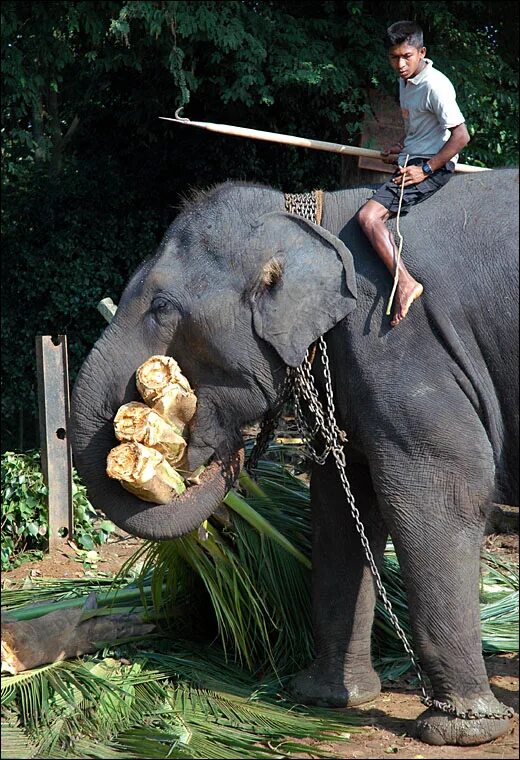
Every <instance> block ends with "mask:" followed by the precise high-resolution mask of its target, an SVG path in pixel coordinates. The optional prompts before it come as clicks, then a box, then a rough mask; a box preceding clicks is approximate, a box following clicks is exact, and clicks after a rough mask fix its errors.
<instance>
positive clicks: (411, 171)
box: [392, 166, 428, 187]
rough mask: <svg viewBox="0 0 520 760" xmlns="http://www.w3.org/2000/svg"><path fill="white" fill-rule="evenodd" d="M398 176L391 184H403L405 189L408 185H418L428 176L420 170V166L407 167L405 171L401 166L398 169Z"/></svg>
mask: <svg viewBox="0 0 520 760" xmlns="http://www.w3.org/2000/svg"><path fill="white" fill-rule="evenodd" d="M398 171H399V174H398V175H397V177H394V179H393V180H392V182H394V183H395V184H396V185H399V186H400V185H401V184H404V186H405V187H409V186H410V185H418V184H419V182H422V181H423V180H425V179H426V177H427V176H428V175H427V174H425V173H424V172H423V170H422V167H421V166H407V167H406V169H405V168H404V167H402V166H399V167H398Z"/></svg>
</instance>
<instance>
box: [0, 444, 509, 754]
mask: <svg viewBox="0 0 520 760" xmlns="http://www.w3.org/2000/svg"><path fill="white" fill-rule="evenodd" d="M287 458H289V460H290V462H291V464H288V463H287V461H285V460H286V459H287ZM294 461H296V460H295V458H291V454H290V450H289V449H288V447H283V446H282V447H280V446H272V447H271V448H270V450H269V452H268V455H267V456H266V458H265V459H263V460H261V461H260V463H259V465H258V467H257V469H256V471H255V480H252V479H250V478H249V477H248V476H247V475H246V474H243V475H242V476H241V479H240V488H239V489H237V490H234V491H231V492H230V493H229V494H228V495H227V496H226V499H225V501H224V505H223V507H222V508H221V509H220V510H219V511H218V513H217V514H216V515H214V516H213V517H212V518H211V519H210V520H209V521H207V522H206V523H204V524H203V525H202V526H201V527H200V528H199V530H198V531H194V532H193V533H191V534H190V535H189V536H185V537H183V538H181V539H177V540H176V541H168V542H161V543H152V542H145V543H144V544H143V545H142V547H141V548H140V549H139V551H138V552H136V554H135V555H134V556H133V557H132V558H131V559H130V560H129V561H128V562H127V564H126V565H125V566H124V567H123V568H122V569H121V571H120V573H119V574H118V576H117V578H116V579H114V580H111V579H108V578H102V577H100V578H95V579H93V578H89V579H84V580H83V581H79V580H74V581H58V582H57V581H48V580H47V581H46V580H44V579H32V580H31V581H30V582H28V584H27V585H28V587H27V588H22V589H18V590H8V591H5V592H4V595H3V603H4V605H5V608H7V610H8V612H9V614H10V615H11V616H12V617H14V618H16V619H22V617H24V616H26V617H37V616H38V615H41V614H44V613H45V612H46V611H48V610H49V606H48V605H49V603H52V609H56V605H57V604H60V605H63V606H67V605H68V606H73V605H81V604H83V602H84V600H85V597H86V596H87V595H88V594H89V593H90V592H92V591H95V593H96V595H97V598H98V604H99V608H100V609H101V610H103V609H106V610H110V611H111V610H114V611H118V610H122V609H124V610H125V611H128V610H131V611H133V612H140V613H141V614H142V615H143V617H144V618H145V619H146V618H151V619H153V620H155V621H156V623H157V632H156V633H155V634H152V635H148V636H147V637H146V638H145V639H143V640H141V641H134V642H132V643H130V644H128V643H127V644H120V643H119V644H118V643H117V642H114V643H112V644H111V645H110V647H108V648H105V649H104V650H101V651H99V652H98V653H97V654H95V655H88V656H84V657H83V658H81V659H80V660H74V661H69V662H63V663H54V664H50V665H47V666H44V667H41V668H37V669H34V670H31V671H27V672H25V673H20V674H19V675H16V676H9V677H6V678H3V681H2V728H3V730H2V755H3V756H4V753H5V756H6V757H18V758H20V757H27V758H29V757H40V758H51V757H52V758H61V757H63V758H75V757H77V758H112V757H114V758H118V757H121V758H122V757H124V758H155V757H157V758H159V757H172V758H177V757H178V758H188V757H189V758H228V757H229V758H238V757H244V758H247V757H291V756H292V755H293V754H295V753H298V754H300V755H301V753H302V752H309V753H310V754H311V755H312V756H314V757H318V756H321V755H325V754H326V750H325V749H323V743H325V744H326V742H331V741H334V742H338V741H347V740H348V735H349V734H350V733H351V732H353V731H356V730H359V728H358V727H357V726H358V725H359V722H358V721H356V719H354V718H353V717H352V716H350V715H348V714H347V715H345V716H344V715H343V714H342V713H337V712H333V711H322V710H319V709H316V708H313V709H309V708H307V709H306V708H303V707H301V706H295V705H293V703H292V702H291V701H290V699H289V697H288V695H287V693H286V692H285V691H284V686H285V683H286V680H287V678H288V676H289V674H290V673H292V672H294V671H296V670H298V669H300V668H301V667H304V666H305V665H307V664H308V663H309V661H310V660H311V659H312V652H313V645H312V635H311V620H310V560H309V557H310V506H309V491H308V486H307V483H306V482H305V479H304V478H303V479H302V478H301V477H300V476H298V475H297V474H296V473H297V470H296V469H295V468H294V467H293V465H292V463H293V462H294ZM383 581H384V584H385V587H386V589H387V593H388V596H389V598H390V599H391V601H392V605H393V608H394V611H395V612H396V614H397V616H398V618H399V621H400V623H401V625H402V626H403V628H404V629H405V631H407V632H409V620H408V612H407V605H406V597H405V592H404V588H403V583H402V579H401V576H400V572H399V565H398V562H397V558H396V556H395V553H394V551H393V547H392V545H391V544H389V545H388V546H387V551H386V554H385V562H384V568H383ZM481 619H482V645H483V651H484V652H485V653H496V652H511V651H517V650H518V572H517V570H516V569H515V568H514V566H512V565H510V564H509V563H507V562H504V561H500V560H499V559H497V558H496V557H494V556H492V555H483V558H482V573H481ZM373 643H374V653H375V665H376V668H377V669H378V670H379V672H380V674H381V676H382V679H383V681H385V680H386V681H387V682H388V681H392V680H394V679H396V678H398V677H399V676H400V675H402V674H403V673H405V672H406V671H408V670H409V669H410V662H409V660H408V658H407V656H406V654H405V652H404V650H403V648H402V645H401V643H400V641H399V639H398V638H397V636H396V634H395V632H394V631H393V629H392V627H391V624H390V622H389V619H388V616H387V613H386V611H385V610H384V609H383V608H382V606H381V605H380V603H379V602H378V605H377V612H376V622H375V626H374V642H373ZM288 737H290V738H288ZM309 742H310V743H309ZM316 742H321V744H319V745H318V744H316Z"/></svg>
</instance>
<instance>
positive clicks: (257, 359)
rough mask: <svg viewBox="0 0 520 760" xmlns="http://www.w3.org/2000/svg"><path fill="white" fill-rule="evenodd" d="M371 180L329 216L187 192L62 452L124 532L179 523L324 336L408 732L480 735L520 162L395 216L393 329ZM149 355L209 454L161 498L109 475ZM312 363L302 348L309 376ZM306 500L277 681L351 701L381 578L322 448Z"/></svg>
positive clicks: (194, 442) (372, 678)
mask: <svg viewBox="0 0 520 760" xmlns="http://www.w3.org/2000/svg"><path fill="white" fill-rule="evenodd" d="M370 195H371V190H370V188H367V187H363V188H355V189H348V190H343V191H338V192H331V193H325V194H324V201H323V220H322V224H321V226H317V225H315V224H313V223H311V222H309V221H305V220H304V219H302V218H301V217H299V216H297V215H295V214H289V213H287V212H286V211H285V206H284V195H283V193H281V192H279V191H277V190H274V189H271V188H268V187H264V186H260V185H256V184H248V183H240V182H228V183H225V184H222V185H219V186H217V187H215V188H213V189H211V190H209V191H207V192H201V193H200V194H199V195H198V196H195V197H194V198H192V199H191V201H190V202H187V203H186V205H185V207H184V209H183V210H182V211H181V212H180V213H179V215H178V216H177V217H176V219H175V220H174V222H173V223H172V225H171V226H170V228H169V229H168V231H167V233H166V235H165V237H164V239H163V241H162V243H161V245H160V247H159V250H158V251H157V253H156V254H155V255H154V256H153V257H152V258H150V259H149V260H147V261H146V262H145V263H144V264H143V265H142V266H141V267H140V268H139V269H138V271H137V272H136V273H135V274H134V275H133V277H132V278H131V280H130V282H129V284H128V285H127V287H126V289H125V291H124V293H123V295H122V297H121V300H120V303H119V308H118V310H117V313H116V315H115V317H114V319H113V321H112V322H111V324H110V325H109V326H108V327H107V328H106V330H105V331H104V333H103V335H102V336H101V337H100V339H99V340H98V341H97V343H96V344H95V346H94V347H93V349H92V351H91V353H90V355H89V356H88V358H87V359H86V361H85V363H84V365H83V367H82V368H81V371H80V373H79V375H78V379H77V381H76V384H75V387H74V391H73V398H72V412H71V428H72V438H73V454H74V457H75V463H76V466H77V468H78V470H79V472H80V474H81V476H82V477H83V479H84V481H85V483H86V485H87V488H88V493H89V496H90V498H91V500H92V502H93V503H94V505H95V506H96V507H99V508H101V509H103V510H104V511H105V512H106V514H107V515H108V516H109V517H110V518H111V519H112V520H113V521H114V522H115V523H116V524H117V525H119V526H120V527H121V528H123V529H125V530H126V531H128V532H130V533H131V534H134V535H137V536H141V537H145V538H149V539H156V540H161V539H171V538H174V537H176V536H180V535H183V534H184V533H186V532H188V531H191V530H192V529H194V528H196V527H197V526H198V525H199V524H200V523H201V521H203V520H204V519H206V518H207V517H208V516H209V515H210V514H211V513H212V512H213V511H214V510H215V509H216V508H217V506H218V505H219V503H220V501H221V499H222V497H223V496H224V495H225V493H226V491H227V489H228V488H229V487H230V486H231V484H232V483H233V482H234V480H235V479H236V477H237V474H238V471H239V468H240V466H241V457H240V451H241V449H242V446H243V437H242V434H241V427H242V426H243V425H244V424H245V423H247V422H250V421H251V420H258V419H260V418H262V417H263V416H264V415H265V414H266V413H267V412H268V411H269V410H271V409H273V408H274V407H275V406H276V404H277V401H278V399H279V396H280V394H281V392H282V387H283V384H284V379H285V376H286V368H287V367H296V366H298V365H299V364H300V363H301V362H302V360H303V359H304V356H305V355H306V352H307V350H308V349H309V347H310V346H312V345H313V344H314V342H315V341H316V340H317V339H318V338H319V336H324V337H325V341H326V346H327V349H328V354H329V357H330V363H331V377H332V386H333V392H334V400H335V404H336V413H337V422H338V425H339V427H340V428H341V429H343V430H345V431H346V433H347V436H348V443H346V444H345V451H346V461H347V474H348V478H349V481H350V486H351V489H352V493H353V495H354V497H355V500H356V504H357V508H358V509H359V512H360V515H361V520H362V522H363V524H364V526H365V531H366V535H367V537H368V540H369V543H370V546H371V550H372V553H373V556H374V559H375V562H376V564H377V565H378V566H380V565H381V562H382V558H383V552H384V548H385V542H386V540H387V536H388V535H390V536H391V537H392V539H393V542H394V545H395V547H396V551H397V553H398V558H399V562H400V565H401V568H402V573H403V577H404V580H405V583H406V589H407V594H408V602H409V609H410V614H411V621H412V629H413V637H414V647H415V651H416V653H417V656H418V658H419V661H420V663H421V666H422V668H423V670H424V671H425V672H426V674H427V675H428V677H429V680H430V682H431V687H432V690H433V695H434V697H435V699H436V700H437V702H436V706H435V707H431V706H430V707H429V708H428V709H427V710H425V712H423V714H422V715H421V716H420V717H419V719H418V721H417V723H416V735H417V736H418V737H419V738H420V739H422V740H423V741H425V742H429V743H434V744H477V743H481V742H486V741H489V740H491V739H493V738H495V737H497V736H499V735H501V734H503V733H505V732H506V731H507V730H508V728H509V725H510V713H508V711H507V710H506V709H505V707H504V705H502V704H500V703H499V702H498V701H497V700H496V699H495V697H494V695H493V693H492V692H491V690H490V688H489V683H488V678H487V675H486V668H485V664H484V661H483V657H482V650H481V639H480V615H479V555H480V547H481V541H482V538H483V532H484V524H485V519H486V512H487V510H488V507H489V505H490V504H491V502H492V501H498V502H501V503H507V504H518V501H517V500H516V501H515V499H516V497H517V495H518V493H517V492H518V474H517V469H516V453H517V441H518V413H517V401H518V393H517V388H518V320H517V317H518V278H517V266H518V258H517V256H518V216H517V213H518V212H517V198H518V172H517V171H516V170H509V169H504V170H494V171H490V172H482V173H478V174H471V175H457V176H455V177H454V178H453V179H452V180H451V182H450V183H449V184H448V185H447V186H446V187H445V188H443V190H442V191H441V192H439V193H437V194H436V195H435V196H434V197H433V198H431V199H430V200H429V202H428V204H425V206H424V210H423V208H422V207H421V208H420V209H416V210H414V212H413V213H411V214H410V215H409V216H407V217H406V218H403V219H402V220H401V222H400V229H401V233H402V235H403V238H404V248H403V256H404V257H405V260H406V262H407V266H408V267H409V268H410V270H411V271H412V272H413V273H414V276H415V277H416V278H418V279H419V280H420V281H421V282H422V283H423V284H424V295H423V297H422V298H420V299H419V300H418V301H417V302H415V303H414V304H413V306H412V308H411V311H410V314H409V315H408V316H407V318H406V319H405V320H404V321H403V322H402V323H401V324H400V325H399V326H398V327H395V328H391V327H390V326H389V318H388V317H387V316H386V315H385V308H386V303H387V299H388V296H389V293H390V289H391V285H392V283H391V278H390V277H389V275H388V272H387V271H386V270H385V269H384V267H383V265H382V264H381V263H380V261H379V259H378V257H377V256H376V255H375V253H374V252H373V251H372V250H371V249H370V247H369V245H368V243H367V242H366V240H365V238H364V236H363V234H362V232H361V230H360V226H359V223H358V221H357V218H356V212H357V210H358V209H359V208H360V206H361V205H362V204H363V202H364V201H365V200H367V198H369V197H370ZM153 354H168V355H171V356H173V357H174V358H175V359H176V360H177V361H178V362H179V364H180V366H181V368H182V370H183V372H184V373H185V375H186V376H187V377H188V379H189V380H190V382H191V384H192V386H193V387H194V389H195V391H196V394H197V397H198V407H197V413H196V415H195V417H194V419H193V421H192V423H191V429H190V443H189V447H188V459H189V466H190V467H191V468H195V467H197V466H198V465H200V464H201V463H203V462H208V461H210V464H209V466H208V467H207V468H206V470H205V475H204V477H203V479H202V482H201V483H200V485H194V486H192V487H190V488H189V489H188V490H187V491H186V492H185V494H184V495H183V496H181V497H178V498H177V499H176V500H174V501H173V502H172V503H171V504H167V505H155V504H150V503H147V502H142V501H140V500H139V499H137V498H136V497H134V496H132V495H130V494H129V493H127V492H125V491H124V490H123V489H122V488H121V486H120V485H119V484H118V483H117V482H115V481H111V480H109V479H108V478H107V477H106V475H105V464H106V456H107V452H108V451H109V449H110V448H112V447H113V446H114V445H115V444H116V441H115V439H114V436H113V427H112V421H113V418H114V415H115V413H116V410H117V409H118V408H119V406H120V405H121V404H123V403H126V402H128V401H130V400H134V399H136V397H137V394H136V389H135V382H134V373H135V370H136V368H137V367H138V366H139V365H140V364H141V363H142V362H143V361H145V360H146V359H147V358H149V357H150V356H151V355H153ZM321 367H322V365H321V362H319V361H314V363H313V365H312V372H313V375H314V377H315V382H316V385H317V387H318V388H319V389H321V390H320V392H321V391H322V390H323V384H324V381H323V373H322V369H321ZM311 500H312V513H313V518H312V519H313V544H312V560H313V582H312V605H313V626H314V638H315V657H316V659H315V661H314V662H313V664H312V665H311V666H310V667H309V669H308V670H306V671H305V672H302V673H300V674H298V675H296V676H294V678H293V680H292V683H291V690H292V692H293V695H294V697H295V698H296V699H297V700H298V702H303V703H308V704H313V703H314V704H320V705H329V706H333V707H338V706H352V705H358V704H361V703H363V702H367V701H369V700H371V699H373V698H374V697H375V696H376V695H377V694H378V693H379V690H380V681H379V678H378V676H377V674H376V672H375V671H374V668H373V666H372V662H371V652H370V639H371V628H372V621H373V616H374V603H375V597H376V593H375V584H374V579H373V576H372V574H371V572H370V570H369V566H368V564H367V560H366V557H365V553H364V551H363V550H362V547H361V542H360V539H359V535H358V534H357V532H356V529H355V525H354V521H353V518H352V516H351V514H350V510H349V508H348V506H347V501H346V498H345V494H344V491H343V489H342V487H341V484H340V480H339V477H338V473H337V470H336V468H335V466H334V464H333V462H332V459H331V457H329V459H328V460H327V461H326V463H325V464H324V465H323V466H320V465H315V466H314V467H313V471H312V481H311ZM439 703H446V705H447V708H446V710H443V709H439V707H438V705H439Z"/></svg>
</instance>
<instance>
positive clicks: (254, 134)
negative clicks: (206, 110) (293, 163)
mask: <svg viewBox="0 0 520 760" xmlns="http://www.w3.org/2000/svg"><path fill="white" fill-rule="evenodd" d="M180 110H181V109H180V108H178V109H177V111H176V112H175V118H173V119H172V118H171V117H168V116H159V118H160V119H164V120H165V121H174V122H175V123H176V124H184V125H185V126H189V127H200V128H201V129H207V130H209V131H210V132H219V133H220V134H224V135H232V136H234V137H248V138H250V139H252V140H265V141H267V142H275V143H283V144H284V145H294V146H296V147H298V148H313V149H314V150H324V151H327V152H328V153H340V154H342V155H348V156H365V157H366V158H378V159H381V152H380V151H379V150H371V149H370V148H357V147H355V146H352V145H341V143H333V142H326V141H325V140H311V139H310V138H307V137H296V136H295V135H284V134H280V133H278V132H263V131H262V130H260V129H250V128H248V127H235V126H232V125H231V124H214V123H212V122H209V121H191V119H186V118H184V117H181V116H179V115H178V114H179V111H180ZM455 171H458V172H486V171H490V170H489V169H486V168H484V167H482V166H471V165H470V164H457V166H456V169H455Z"/></svg>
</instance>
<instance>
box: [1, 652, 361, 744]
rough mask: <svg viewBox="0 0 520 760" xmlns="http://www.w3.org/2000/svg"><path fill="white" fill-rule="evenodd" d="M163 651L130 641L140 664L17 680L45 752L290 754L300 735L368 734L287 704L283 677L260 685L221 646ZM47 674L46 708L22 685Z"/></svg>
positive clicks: (89, 666)
mask: <svg viewBox="0 0 520 760" xmlns="http://www.w3.org/2000/svg"><path fill="white" fill-rule="evenodd" d="M163 647H164V648H166V649H168V650H169V651H168V653H164V652H161V651H154V650H151V651H143V650H139V649H138V648H135V647H131V648H130V647H127V648H126V649H125V653H126V654H127V655H128V657H131V658H132V660H133V662H132V664H131V665H123V664H121V661H120V660H119V659H115V658H105V659H102V660H99V659H96V658H92V657H87V658H84V659H83V660H82V661H79V662H78V661H73V662H70V663H59V664H56V665H52V666H48V667H47V668H45V669H43V668H42V669H39V671H38V672H36V671H32V672H31V673H27V674H25V678H24V679H20V678H19V677H17V676H15V677H12V679H7V680H14V681H15V687H16V688H17V690H18V696H19V711H20V720H21V721H24V722H25V723H26V724H27V727H28V729H29V730H32V731H33V732H35V731H37V733H38V736H39V738H40V746H39V750H38V756H39V757H53V758H54V757H125V756H126V757H139V758H151V757H180V758H184V757H190V758H193V759H194V758H210V757H214V758H227V757H229V758H238V757H244V758H249V757H288V756H290V749H289V748H290V746H291V742H292V741H293V740H294V739H299V740H300V739H302V740H304V739H308V738H309V737H312V739H313V740H315V741H324V740H328V741H331V740H334V741H341V740H342V739H346V738H347V734H350V733H351V732H352V731H355V730H358V729H357V726H356V725H355V721H352V720H351V719H349V720H348V722H346V721H342V720H340V719H334V718H331V717H330V715H326V712H327V711H319V710H315V711H311V710H306V709H303V708H299V709H296V708H295V707H294V706H293V705H292V704H291V703H287V702H281V701H280V700H279V698H278V697H277V691H276V687H277V683H276V682H274V681H273V682H271V683H266V684H264V685H259V684H258V683H257V682H256V681H255V679H254V678H253V676H251V675H249V674H247V673H246V672H245V671H244V670H243V669H241V668H240V667H238V666H236V665H231V664H226V663H225V662H224V661H223V658H222V652H221V651H219V650H216V649H215V648H211V647H205V648H203V647H201V648H199V649H197V648H194V647H193V645H191V644H190V643H187V644H186V645H185V646H184V648H181V646H180V644H175V645H173V646H172V644H171V643H170V642H163ZM159 649H160V647H159ZM172 650H173V651H172ZM44 677H45V678H46V681H47V683H46V705H42V704H41V703H40V704H39V703H37V701H36V700H34V699H30V700H27V699H24V698H22V696H21V693H20V690H21V689H22V688H23V691H24V692H27V691H28V690H29V689H31V688H32V689H33V690H34V691H36V692H39V691H40V690H41V685H42V679H43V678H44ZM35 712H38V720H35ZM358 722H359V721H358ZM71 736H75V737H79V741H74V743H73V744H72V743H71V742H70V737H71ZM287 737H292V738H291V739H290V740H289V739H287ZM273 743H274V744H277V745H280V747H279V750H280V752H273V750H272V749H271V747H270V745H272V744H273ZM282 746H283V747H284V749H283V750H282V749H281V747H282ZM295 747H296V745H294V748H295ZM297 747H298V750H299V751H300V752H301V751H305V747H306V744H305V743H303V744H302V743H299V744H298V745H297ZM309 749H310V748H309ZM313 752H314V754H315V755H318V754H320V753H319V752H317V751H316V750H313ZM23 756H25V755H23Z"/></svg>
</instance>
